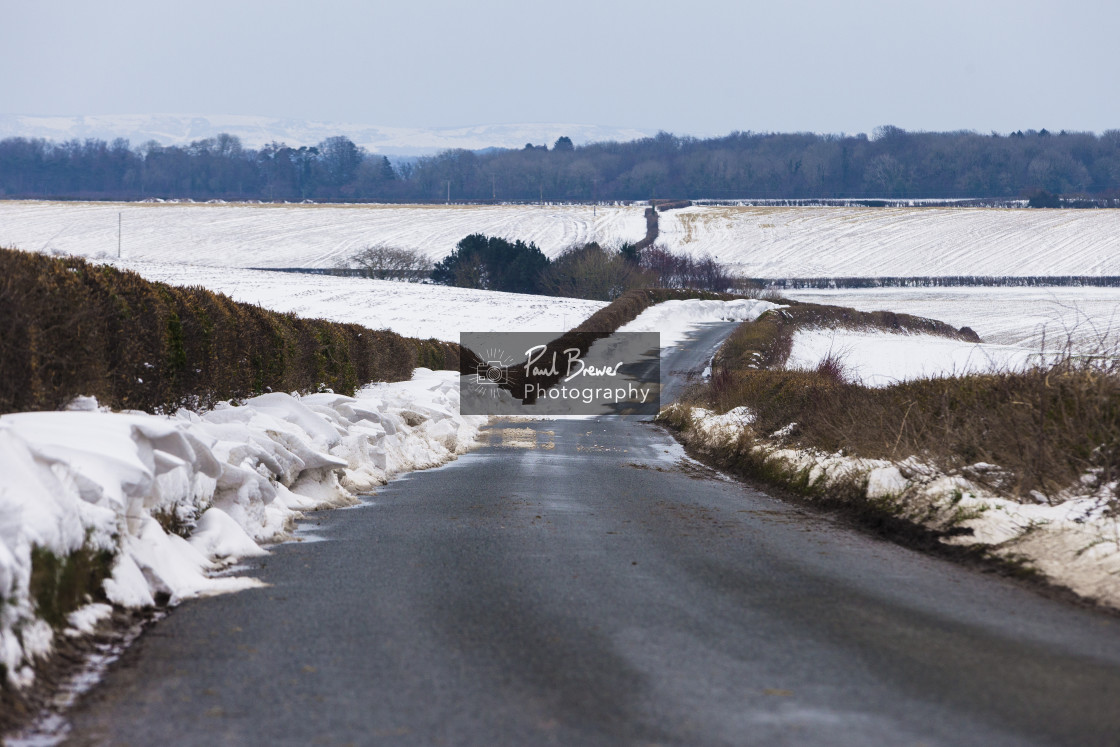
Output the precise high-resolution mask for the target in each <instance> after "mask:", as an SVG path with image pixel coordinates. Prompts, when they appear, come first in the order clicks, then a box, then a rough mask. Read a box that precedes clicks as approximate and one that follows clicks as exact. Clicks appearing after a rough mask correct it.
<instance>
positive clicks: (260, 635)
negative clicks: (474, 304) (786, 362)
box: [71, 325, 1120, 745]
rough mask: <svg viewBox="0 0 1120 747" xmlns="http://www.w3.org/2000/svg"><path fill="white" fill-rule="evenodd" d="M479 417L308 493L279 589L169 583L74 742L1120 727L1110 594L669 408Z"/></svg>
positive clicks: (691, 365)
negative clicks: (794, 482)
mask: <svg viewBox="0 0 1120 747" xmlns="http://www.w3.org/2000/svg"><path fill="white" fill-rule="evenodd" d="M727 331H728V328H727V325H723V326H720V327H713V328H711V329H709V330H708V331H707V332H706V333H705V334H703V335H701V336H699V337H698V338H697V339H696V340H694V341H693V344H692V345H690V346H687V347H686V349H685V350H683V351H681V352H680V353H678V354H677V355H676V356H673V357H671V358H669V359H667V360H666V361H665V364H664V366H665V368H664V370H666V371H667V372H673V371H676V372H680V371H683V370H688V369H695V368H696V367H697V366H700V365H703V364H704V363H705V362H706V361H707V358H708V356H710V353H711V349H712V347H713V346H714V345H715V344H716V343H717V342H718V340H719V339H720V338H721V336H722V335H725V334H726V333H727ZM674 386H675V384H674ZM485 439H486V443H485V445H484V446H482V447H481V448H479V449H478V450H477V451H475V452H473V453H471V454H469V455H467V456H465V457H463V458H461V459H459V460H458V461H456V462H453V463H451V464H450V465H448V466H446V467H444V468H441V469H437V470H431V471H427V472H419V473H414V474H412V475H410V476H408V477H407V478H405V479H400V480H397V481H395V482H393V483H391V484H389V485H387V486H385V487H384V488H382V489H381V490H380V491H379V492H378V494H377V495H376V496H373V497H372V498H371V499H370V501H369V502H368V503H367V504H365V505H363V506H360V507H357V508H354V509H348V510H342V511H333V512H322V513H318V514H315V515H314V517H313V522H314V523H316V524H317V526H315V527H314V535H315V536H316V537H318V538H321V539H322V541H312V540H308V541H305V542H302V543H291V544H287V545H282V546H279V547H276V548H274V550H273V554H272V555H271V556H269V557H267V558H265V559H263V560H262V561H259V562H255V563H254V564H253V565H252V570H250V571H247V572H248V573H251V574H253V575H256V576H258V577H259V578H261V579H262V580H263V581H265V582H267V583H268V584H269V586H268V587H267V588H263V589H257V590H251V591H246V592H243V593H239V594H234V595H229V596H223V597H214V598H209V599H202V600H197V601H192V602H188V603H185V604H183V605H182V606H180V607H179V608H177V609H175V610H173V611H172V612H171V613H170V614H169V615H168V616H167V618H166V619H165V620H163V621H162V622H160V623H159V624H157V625H156V626H154V627H153V628H152V629H151V630H150V631H149V632H148V633H147V634H146V635H144V636H143V637H142V638H141V639H140V640H139V641H138V642H137V643H136V644H135V645H134V646H133V647H132V648H131V649H130V650H129V651H128V652H127V653H126V654H125V655H124V657H123V658H122V660H121V662H119V664H118V665H117V666H116V667H114V668H113V669H112V670H111V671H110V673H109V675H108V676H107V678H106V681H105V682H104V683H103V684H102V685H101V686H99V687H98V688H96V689H95V690H94V691H93V692H91V693H90V695H89V696H88V697H87V698H86V699H85V700H84V701H83V702H82V703H81V704H80V705H79V707H78V708H77V709H76V710H75V711H74V712H72V714H71V716H72V718H73V725H74V731H73V732H72V734H71V743H73V744H82V745H84V744H112V745H126V744H131V745H153V744H155V745H158V744H166V745H172V744H175V745H179V744H197V745H219V744H229V745H276V744H291V745H310V744H327V745H342V744H356V745H366V744H387V745H389V744H402V745H441V744H446V745H464V744H466V745H507V744H508V745H549V744H559V745H594V744H682V745H698V744H715V745H723V744H726V745H743V744H850V745H869V744H892V745H903V744H915V745H917V744H925V745H936V744H946V745H950V744H952V745H957V744H977V745H1021V744H1031V743H1039V744H1077V745H1091V744H1114V743H1116V741H1117V739H1118V738H1120V707H1117V704H1118V703H1120V620H1118V619H1117V618H1115V617H1112V616H1108V615H1105V614H1101V613H1095V612H1091V611H1085V610H1081V609H1077V608H1073V607H1069V606H1066V605H1064V604H1062V603H1059V602H1056V601H1052V600H1049V599H1046V598H1044V597H1042V596H1040V595H1038V594H1036V593H1034V592H1032V591H1030V590H1027V589H1024V588H1021V587H1019V586H1017V585H1014V584H1011V583H1008V582H1006V581H1004V580H1002V579H1000V578H996V577H993V576H991V575H985V574H982V573H978V572H976V571H973V570H970V569H967V568H962V567H959V566H956V565H953V564H952V563H949V562H946V561H943V560H941V559H937V558H931V557H927V556H924V555H921V554H918V553H915V552H913V551H911V550H908V549H905V548H901V547H898V546H896V545H893V544H891V543H888V542H885V541H882V540H879V539H877V538H874V537H870V536H868V535H866V534H863V533H861V532H858V531H854V530H852V529H850V528H848V527H847V526H845V525H844V524H843V523H842V522H838V521H836V520H833V519H831V518H829V517H827V516H824V515H820V514H816V513H813V512H810V511H807V510H806V509H803V508H800V507H797V506H793V505H790V504H788V503H785V502H782V501H780V500H777V499H774V498H771V497H769V496H766V495H764V494H762V493H759V492H757V491H754V490H752V489H749V488H747V487H745V486H743V485H741V484H740V483H737V482H734V481H731V480H728V479H725V478H723V477H722V476H720V475H719V474H717V473H714V472H712V471H710V470H708V469H706V468H703V467H701V466H700V465H697V464H696V463H695V462H692V461H690V460H688V459H687V458H685V457H684V455H683V453H682V451H681V450H680V448H679V446H677V444H676V443H675V441H674V440H673V439H672V438H671V436H670V435H669V434H668V433H666V432H665V431H663V430H662V429H660V428H658V427H657V426H654V425H651V424H649V423H643V422H639V421H636V420H630V419H620V418H602V419H598V420H596V419H583V420H576V419H571V420H549V421H536V422H496V423H494V424H493V425H492V426H491V427H490V428H489V429H488V430H487V431H486V432H485Z"/></svg>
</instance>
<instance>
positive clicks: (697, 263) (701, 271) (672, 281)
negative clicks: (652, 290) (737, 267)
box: [640, 244, 744, 293]
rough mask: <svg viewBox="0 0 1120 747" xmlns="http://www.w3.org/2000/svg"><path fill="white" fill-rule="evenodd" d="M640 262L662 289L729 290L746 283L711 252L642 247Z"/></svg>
mask: <svg viewBox="0 0 1120 747" xmlns="http://www.w3.org/2000/svg"><path fill="white" fill-rule="evenodd" d="M640 265H641V267H642V268H643V269H646V270H648V271H649V272H650V273H651V275H652V278H653V281H654V283H655V284H656V286H657V287H659V288H696V289H699V290H709V291H716V292H718V293H726V292H727V291H728V290H731V289H733V288H736V287H737V286H740V285H743V284H744V281H741V280H740V279H739V278H736V277H735V276H733V275H732V274H731V273H730V272H729V271H728V270H727V268H725V267H724V266H723V265H721V264H720V263H719V262H718V261H716V259H715V258H714V257H712V256H711V255H708V254H705V255H702V256H700V257H692V256H690V255H688V254H675V253H674V252H672V251H671V250H669V249H668V248H666V247H665V246H662V245H660V244H656V245H654V246H651V247H649V248H647V249H643V250H642V253H641V259H640Z"/></svg>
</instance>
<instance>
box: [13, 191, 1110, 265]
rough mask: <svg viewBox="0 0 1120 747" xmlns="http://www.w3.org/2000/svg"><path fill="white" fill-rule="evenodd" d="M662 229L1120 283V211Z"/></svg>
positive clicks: (672, 236)
mask: <svg viewBox="0 0 1120 747" xmlns="http://www.w3.org/2000/svg"><path fill="white" fill-rule="evenodd" d="M660 229H661V237H660V239H659V241H660V242H661V243H664V244H665V245H667V246H668V247H670V248H671V249H674V250H680V251H688V252H691V253H704V252H707V253H709V254H712V255H714V256H716V257H718V258H719V260H720V261H721V262H724V263H728V264H732V265H734V267H735V269H737V270H738V271H739V272H741V273H742V274H745V275H747V276H749V277H761V278H787V277H887V276H925V275H996V276H1003V275H1015V276H1032V275H1120V210H1027V209H1022V210H1013V209H994V208H931V207H914V208H865V207H715V206H695V207H690V208H685V209H682V210H672V211H669V212H667V213H662V215H661V219H660ZM0 238H2V236H0Z"/></svg>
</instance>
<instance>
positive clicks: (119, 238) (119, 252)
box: [117, 213, 121, 259]
mask: <svg viewBox="0 0 1120 747" xmlns="http://www.w3.org/2000/svg"><path fill="white" fill-rule="evenodd" d="M120 258H121V214H120V213H117V259H120Z"/></svg>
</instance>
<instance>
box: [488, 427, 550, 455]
mask: <svg viewBox="0 0 1120 747" xmlns="http://www.w3.org/2000/svg"><path fill="white" fill-rule="evenodd" d="M555 436H556V432H555V431H538V430H534V429H533V428H496V429H494V430H491V431H490V445H491V446H498V447H501V448H504V449H543V450H545V451H548V450H551V449H554V448H556V443H555V442H554V441H553V438H554V437H555Z"/></svg>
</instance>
